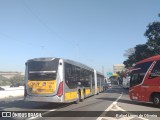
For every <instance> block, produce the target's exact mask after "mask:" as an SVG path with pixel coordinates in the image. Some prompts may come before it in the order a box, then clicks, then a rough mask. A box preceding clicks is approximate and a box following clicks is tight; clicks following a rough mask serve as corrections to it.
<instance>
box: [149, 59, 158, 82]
mask: <svg viewBox="0 0 160 120" xmlns="http://www.w3.org/2000/svg"><path fill="white" fill-rule="evenodd" d="M156 77H160V61H158V62H157V63H156V64H155V66H154V67H153V69H152V71H151V74H150V76H149V79H153V78H156Z"/></svg>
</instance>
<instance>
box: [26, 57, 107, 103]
mask: <svg viewBox="0 0 160 120" xmlns="http://www.w3.org/2000/svg"><path fill="white" fill-rule="evenodd" d="M103 85H104V76H103V75H102V74H101V73H99V72H97V71H96V70H94V69H93V68H90V67H88V66H86V65H84V64H81V63H78V62H75V61H71V60H66V59H60V58H35V59H31V60H28V61H27V62H26V71H25V95H24V99H25V100H26V101H42V102H56V103H69V102H76V103H78V102H79V101H83V100H84V98H86V97H88V96H91V95H94V94H98V93H99V92H102V91H103V88H104V86H103Z"/></svg>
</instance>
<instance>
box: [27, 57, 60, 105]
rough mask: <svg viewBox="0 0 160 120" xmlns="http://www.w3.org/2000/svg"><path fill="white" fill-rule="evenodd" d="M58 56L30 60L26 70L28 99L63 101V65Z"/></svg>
mask: <svg viewBox="0 0 160 120" xmlns="http://www.w3.org/2000/svg"><path fill="white" fill-rule="evenodd" d="M62 62H63V61H62V60H60V59H58V58H36V59H32V60H28V61H27V63H26V71H25V96H24V99H25V100H26V101H42V102H63V79H62V78H63V76H62V73H63V67H62Z"/></svg>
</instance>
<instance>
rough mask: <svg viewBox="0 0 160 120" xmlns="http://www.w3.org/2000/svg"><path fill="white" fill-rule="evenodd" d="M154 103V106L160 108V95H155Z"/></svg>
mask: <svg viewBox="0 0 160 120" xmlns="http://www.w3.org/2000/svg"><path fill="white" fill-rule="evenodd" d="M152 102H153V105H154V106H156V107H159V106H160V94H155V95H153V98H152Z"/></svg>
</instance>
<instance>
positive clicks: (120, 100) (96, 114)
mask: <svg viewBox="0 0 160 120" xmlns="http://www.w3.org/2000/svg"><path fill="white" fill-rule="evenodd" d="M0 110H1V111H12V112H14V111H18V112H25V111H28V112H35V113H36V112H37V111H40V113H41V115H42V117H41V118H39V117H29V118H28V117H25V118H21V117H15V118H3V119H7V120H8V119H16V120H17V119H20V120H21V119H28V120H29V119H34V120H46V119H47V120H75V119H76V120H112V119H113V120H115V119H118V120H121V119H122V120H123V119H126V120H134V119H135V120H136V119H140V120H148V119H149V120H153V117H142V116H141V117H137V116H125V115H126V114H128V113H129V114H130V113H133V114H134V112H133V111H158V112H160V109H159V108H156V107H153V105H152V104H150V103H139V102H133V101H131V100H130V99H129V96H128V89H123V88H122V87H120V86H112V88H109V89H107V90H106V91H105V92H103V93H100V94H99V95H94V96H92V97H89V98H86V99H85V100H84V101H83V102H80V103H79V104H74V103H70V104H56V103H43V102H26V101H24V100H23V97H18V98H10V99H6V100H5V99H4V100H0ZM120 111H123V114H124V116H122V115H121V113H118V112H120ZM110 112H111V113H110ZM115 113H117V114H118V115H117V114H115ZM112 114H113V115H112ZM135 114H136V113H135ZM120 115H121V116H120ZM154 119H155V120H156V119H157V120H158V119H160V118H157V117H155V116H154Z"/></svg>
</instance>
